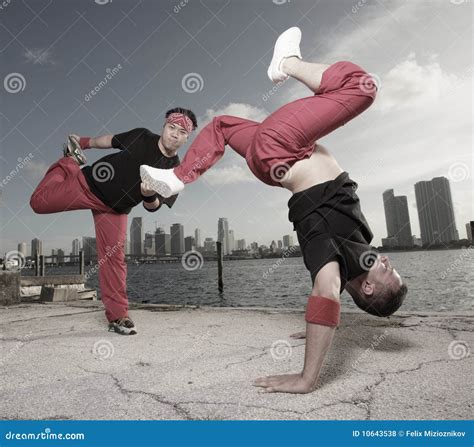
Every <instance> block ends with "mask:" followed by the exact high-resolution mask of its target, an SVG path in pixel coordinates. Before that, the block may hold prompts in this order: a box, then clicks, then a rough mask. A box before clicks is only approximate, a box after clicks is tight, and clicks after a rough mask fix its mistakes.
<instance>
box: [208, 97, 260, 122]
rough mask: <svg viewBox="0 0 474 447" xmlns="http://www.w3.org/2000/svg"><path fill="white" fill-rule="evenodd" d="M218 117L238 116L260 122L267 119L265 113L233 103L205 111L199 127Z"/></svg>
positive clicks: (252, 107)
mask: <svg viewBox="0 0 474 447" xmlns="http://www.w3.org/2000/svg"><path fill="white" fill-rule="evenodd" d="M219 115H232V116H238V117H240V118H245V119H248V120H252V121H259V122H260V121H263V120H264V119H265V118H266V117H267V112H265V111H264V110H262V109H260V108H258V107H255V106H251V105H250V104H244V103H238V102H233V103H230V104H227V105H226V106H225V107H223V108H221V109H207V110H206V113H205V114H204V115H203V116H202V117H200V119H199V123H200V124H199V125H200V127H201V128H202V127H204V126H205V125H206V124H208V123H209V122H210V121H211V120H212V118H214V117H215V116H219ZM201 123H202V124H201Z"/></svg>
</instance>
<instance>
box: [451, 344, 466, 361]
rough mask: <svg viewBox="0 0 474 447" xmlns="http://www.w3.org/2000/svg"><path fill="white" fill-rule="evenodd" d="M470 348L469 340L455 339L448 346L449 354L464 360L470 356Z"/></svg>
mask: <svg viewBox="0 0 474 447" xmlns="http://www.w3.org/2000/svg"><path fill="white" fill-rule="evenodd" d="M469 354H470V349H469V345H468V343H467V341H464V340H453V341H452V342H451V343H449V346H448V355H449V356H450V357H451V358H452V359H453V360H462V359H464V358H466V357H468V356H469Z"/></svg>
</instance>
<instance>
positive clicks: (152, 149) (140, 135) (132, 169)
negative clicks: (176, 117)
mask: <svg viewBox="0 0 474 447" xmlns="http://www.w3.org/2000/svg"><path fill="white" fill-rule="evenodd" d="M159 139H160V135H157V134H154V133H153V132H150V131H149V130H148V129H144V128H137V129H132V130H130V131H129V132H124V133H120V134H117V135H114V137H113V138H112V147H114V148H117V149H120V152H115V153H114V154H109V155H106V156H105V157H102V158H101V159H99V160H97V161H96V162H95V163H93V164H92V166H85V167H84V168H83V169H82V173H83V174H84V177H85V178H86V180H87V183H88V185H89V187H90V189H91V191H92V192H93V193H94V194H95V195H96V196H97V197H98V198H99V199H100V200H101V201H102V202H104V203H105V204H106V205H108V206H110V207H111V208H112V209H113V210H114V211H116V212H117V213H121V214H128V213H130V211H131V209H132V208H133V207H134V206H136V205H137V204H139V203H140V202H141V201H142V195H141V191H140V183H141V178H140V165H149V166H153V167H155V168H160V169H170V168H174V167H175V166H178V165H179V163H180V162H179V157H178V156H177V155H175V156H174V157H166V156H165V155H163V153H162V152H161V150H160V148H159V147H158V140H159ZM177 197H178V194H175V195H173V196H171V197H169V198H164V197H161V196H159V199H160V203H166V205H167V206H168V207H169V208H171V207H172V206H173V204H174V202H175V201H176V198H177Z"/></svg>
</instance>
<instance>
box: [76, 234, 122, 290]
mask: <svg viewBox="0 0 474 447" xmlns="http://www.w3.org/2000/svg"><path fill="white" fill-rule="evenodd" d="M123 246H124V243H123V242H122V241H119V242H117V244H115V245H114V246H113V247H110V246H107V247H105V256H103V257H102V258H100V259H99V262H97V264H95V265H94V266H93V267H92V268H91V269H90V270H89V271H88V272H87V273H86V274H85V275H84V279H85V281H87V280H89V279H90V278H91V276H92V275H94V274H95V273H96V272H97V271H98V270H99V269H100V267H102V265H104V264H105V263H106V262H107V260H108V258H110V257H112V256H113V255H114V254H115V252H116V251H117V250H120V249H123Z"/></svg>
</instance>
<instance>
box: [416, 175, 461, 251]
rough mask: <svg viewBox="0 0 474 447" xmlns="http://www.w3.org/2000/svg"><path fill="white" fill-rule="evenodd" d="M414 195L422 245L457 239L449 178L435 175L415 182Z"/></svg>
mask: <svg viewBox="0 0 474 447" xmlns="http://www.w3.org/2000/svg"><path fill="white" fill-rule="evenodd" d="M415 196H416V206H417V208H418V218H419V220H420V231H421V240H422V242H423V245H428V244H442V243H449V242H450V241H457V240H459V236H458V232H457V230H456V222H455V220H454V208H453V200H452V197H451V188H450V186H449V180H448V179H447V178H446V177H435V178H433V179H432V180H427V181H421V182H418V183H415Z"/></svg>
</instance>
